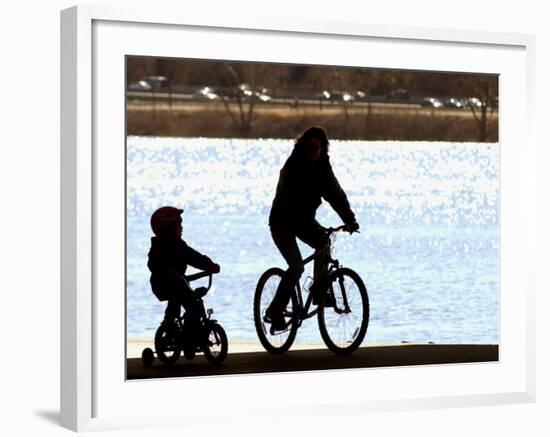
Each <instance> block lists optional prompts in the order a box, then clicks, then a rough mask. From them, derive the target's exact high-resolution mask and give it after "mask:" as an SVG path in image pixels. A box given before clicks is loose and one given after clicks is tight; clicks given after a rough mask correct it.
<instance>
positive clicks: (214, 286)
mask: <svg viewBox="0 0 550 437" xmlns="http://www.w3.org/2000/svg"><path fill="white" fill-rule="evenodd" d="M61 44H62V388H61V393H62V424H63V425H64V426H67V427H69V428H71V429H78V430H83V429H105V428H113V427H141V426H155V425H160V424H163V425H165V424H182V425H183V424H196V423H201V422H204V421H205V420H211V418H210V419H209V415H208V414H207V413H206V412H205V411H203V410H202V409H201V408H200V405H201V404H202V403H204V402H208V403H209V405H210V408H209V411H216V420H217V421H220V420H221V421H224V420H232V421H234V420H235V419H236V418H238V417H239V416H242V415H243V414H245V413H244V412H247V414H249V413H250V411H253V412H254V414H255V415H256V417H257V418H259V419H260V420H261V418H262V417H269V416H272V415H273V414H290V415H299V414H304V413H307V414H341V413H342V412H344V411H348V412H349V411H350V410H351V411H354V412H356V413H357V414H364V413H367V412H368V411H380V410H397V409H404V408H405V409H406V408H419V407H428V408H429V407H437V406H442V405H445V406H452V405H481V404H489V403H492V404H497V403H506V402H528V401H532V400H533V399H534V377H535V375H534V370H533V366H534V338H533V329H534V328H533V326H534V311H533V305H532V294H533V293H534V290H533V284H532V280H533V279H532V277H531V274H532V269H533V265H534V264H533V258H532V254H533V253H534V251H533V250H532V247H533V244H534V231H533V230H532V229H533V227H532V226H530V221H531V220H532V218H531V217H530V216H529V214H528V211H529V209H530V208H534V197H533V192H534V184H535V182H534V181H535V177H534V171H533V169H534V163H533V156H534V143H533V140H532V137H531V135H532V128H531V118H532V109H531V104H532V101H533V93H534V82H533V77H532V76H533V70H532V65H533V62H534V61H533V59H534V53H533V51H534V39H533V37H532V36H529V35H512V34H497V33H488V32H465V31H452V30H444V29H441V30H434V29H421V28H414V27H410V28H403V27H395V28H394V27H387V26H379V27H378V26H373V25H370V24H369V25H366V24H362V23H355V24H351V25H350V23H346V25H345V26H344V25H343V24H342V23H336V22H333V23H326V22H323V23H318V22H308V21H307V20H304V21H300V22H297V21H295V20H293V21H279V20H275V19H270V18H267V17H265V18H258V19H255V20H250V21H248V20H247V19H244V18H243V19H242V21H239V22H236V21H235V22H234V21H231V22H228V21H224V19H223V18H220V17H209V18H208V19H202V18H198V17H189V16H186V15H181V16H179V15H178V14H177V13H170V14H166V15H164V14H163V13H161V12H151V13H148V12H147V13H145V12H144V13H140V12H136V11H131V12H130V11H126V10H119V9H109V8H107V9H105V8H94V7H75V8H71V9H68V10H65V11H63V12H62V35H61ZM519 206H521V207H519ZM517 229H522V230H523V231H522V233H521V234H520V233H518V232H517V231H516V230H517ZM288 387H298V388H299V392H300V396H289V391H288ZM342 387H346V389H345V390H344V389H342ZM181 393H186V394H187V395H186V396H185V397H183V398H182V396H181ZM212 393H215V396H212ZM236 393H238V396H236V395H235V394H236ZM265 393H269V396H265ZM329 394H330V395H329ZM143 399H163V400H164V402H162V403H144V402H143ZM181 411H185V412H186V414H185V415H184V416H182V415H181Z"/></svg>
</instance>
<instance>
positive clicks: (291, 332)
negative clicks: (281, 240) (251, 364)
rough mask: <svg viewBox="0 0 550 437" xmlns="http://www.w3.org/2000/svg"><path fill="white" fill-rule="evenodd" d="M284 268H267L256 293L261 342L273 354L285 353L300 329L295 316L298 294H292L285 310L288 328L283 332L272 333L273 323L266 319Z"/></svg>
mask: <svg viewBox="0 0 550 437" xmlns="http://www.w3.org/2000/svg"><path fill="white" fill-rule="evenodd" d="M283 274H284V272H283V270H281V269H279V268H277V267H274V268H272V269H269V270H267V271H266V272H265V273H264V274H263V275H262V276H261V277H260V280H259V281H258V285H257V286H256V292H255V293H254V308H253V312H254V325H255V326H256V333H257V334H258V338H259V339H260V343H261V344H262V346H263V347H264V348H265V350H266V351H268V352H271V353H272V354H284V353H285V352H286V351H288V349H290V346H292V343H293V342H294V339H295V338H296V332H297V331H298V321H297V318H296V316H295V313H294V312H295V309H297V308H298V304H297V302H296V296H295V294H294V293H292V295H291V299H290V303H289V306H287V309H286V311H285V312H284V317H285V322H286V324H287V329H286V330H284V331H281V332H278V331H277V332H275V333H273V334H272V333H271V330H270V329H271V325H270V324H269V323H266V321H265V313H266V310H267V308H268V307H269V305H270V304H271V302H272V301H273V298H274V297H275V293H276V291H277V287H278V286H279V283H280V282H281V279H282V277H283Z"/></svg>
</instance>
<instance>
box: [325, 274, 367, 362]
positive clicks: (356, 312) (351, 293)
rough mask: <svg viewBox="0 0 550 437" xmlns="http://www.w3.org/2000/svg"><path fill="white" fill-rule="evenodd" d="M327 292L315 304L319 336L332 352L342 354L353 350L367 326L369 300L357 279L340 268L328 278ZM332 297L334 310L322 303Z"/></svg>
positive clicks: (359, 280)
mask: <svg viewBox="0 0 550 437" xmlns="http://www.w3.org/2000/svg"><path fill="white" fill-rule="evenodd" d="M330 284H331V285H330V289H329V294H327V295H326V296H325V297H324V298H323V301H322V302H321V305H319V313H318V322H319V331H320V332H321V337H322V338H323V341H324V342H325V344H326V345H327V347H328V348H329V349H330V350H331V351H332V352H334V353H336V354H339V355H345V354H349V353H351V352H353V351H354V350H356V349H357V348H358V347H359V345H360V344H361V342H362V341H363V339H364V338H365V335H366V333H367V327H368V325H369V311H370V308H369V297H368V294H367V288H366V287H365V284H364V283H363V281H362V279H361V277H360V276H359V275H358V274H357V273H355V272H354V271H353V270H351V269H347V268H342V269H338V270H336V271H334V272H333V273H332V274H331V275H330ZM330 293H332V294H333V295H334V301H335V305H334V307H331V306H330V307H327V306H325V303H326V302H327V299H329V295H330Z"/></svg>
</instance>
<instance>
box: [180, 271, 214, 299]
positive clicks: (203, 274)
mask: <svg viewBox="0 0 550 437" xmlns="http://www.w3.org/2000/svg"><path fill="white" fill-rule="evenodd" d="M212 275H214V272H208V271H202V272H198V273H193V274H192V275H188V276H185V279H186V280H187V281H188V282H191V281H195V280H197V279H201V278H206V277H207V276H208V286H207V287H200V288H202V293H201V294H202V296H204V295H206V293H208V290H210V287H212ZM197 290H198V289H197ZM202 296H201V297H202Z"/></svg>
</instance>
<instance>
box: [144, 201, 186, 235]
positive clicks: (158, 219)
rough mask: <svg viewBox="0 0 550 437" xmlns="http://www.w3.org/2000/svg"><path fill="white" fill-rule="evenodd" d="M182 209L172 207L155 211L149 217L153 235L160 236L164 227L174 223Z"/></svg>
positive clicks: (164, 207)
mask: <svg viewBox="0 0 550 437" xmlns="http://www.w3.org/2000/svg"><path fill="white" fill-rule="evenodd" d="M182 212H183V209H179V208H174V207H173V206H163V207H161V208H159V209H157V210H156V211H155V212H154V213H153V215H152V216H151V229H152V230H153V233H154V234H155V235H157V236H158V235H160V234H161V233H162V231H163V229H165V228H166V226H168V225H170V224H172V223H174V222H175V221H176V220H177V219H178V218H179V216H180V215H181V213H182Z"/></svg>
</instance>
